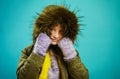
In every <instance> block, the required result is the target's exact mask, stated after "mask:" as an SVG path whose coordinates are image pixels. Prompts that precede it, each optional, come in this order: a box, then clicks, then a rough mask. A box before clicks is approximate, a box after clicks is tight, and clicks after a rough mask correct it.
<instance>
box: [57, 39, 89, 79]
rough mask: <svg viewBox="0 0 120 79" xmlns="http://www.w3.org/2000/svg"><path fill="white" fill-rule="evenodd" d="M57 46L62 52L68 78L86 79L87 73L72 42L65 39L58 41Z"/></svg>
mask: <svg viewBox="0 0 120 79" xmlns="http://www.w3.org/2000/svg"><path fill="white" fill-rule="evenodd" d="M58 46H59V47H60V48H61V50H62V52H63V56H64V57H63V59H64V60H65V61H66V63H67V68H68V73H69V76H70V77H72V79H88V71H87V69H86V68H85V66H84V65H83V63H82V62H81V60H80V58H79V56H78V55H77V52H76V51H75V49H74V46H73V43H72V41H71V40H70V39H69V38H66V37H65V38H63V39H61V40H60V41H59V43H58Z"/></svg>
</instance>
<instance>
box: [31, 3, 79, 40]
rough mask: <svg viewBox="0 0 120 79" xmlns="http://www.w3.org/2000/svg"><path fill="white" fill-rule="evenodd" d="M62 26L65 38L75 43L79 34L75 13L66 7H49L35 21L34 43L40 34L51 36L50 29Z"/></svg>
mask: <svg viewBox="0 0 120 79" xmlns="http://www.w3.org/2000/svg"><path fill="white" fill-rule="evenodd" d="M56 24H60V25H61V26H62V28H63V29H64V34H63V35H64V37H69V38H70V39H71V40H72V41H73V42H74V40H75V38H76V36H77V34H78V32H79V30H78V28H79V24H78V18H77V16H76V14H75V13H74V12H73V11H70V10H69V9H67V8H66V7H64V6H58V5H48V6H47V7H46V8H45V9H44V10H43V11H42V12H41V13H40V14H38V18H37V19H36V21H35V25H34V30H33V42H35V40H36V38H37V36H38V35H39V33H41V32H42V33H46V34H47V35H48V36H49V35H50V30H49V29H50V27H54V26H55V25H56Z"/></svg>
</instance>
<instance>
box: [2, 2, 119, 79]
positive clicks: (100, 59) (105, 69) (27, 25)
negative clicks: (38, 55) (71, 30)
mask: <svg viewBox="0 0 120 79" xmlns="http://www.w3.org/2000/svg"><path fill="white" fill-rule="evenodd" d="M62 2H65V3H66V4H67V5H70V6H71V7H70V9H71V10H73V9H79V10H80V11H79V12H78V13H77V15H78V16H84V17H83V18H81V20H82V21H81V23H82V24H84V26H81V35H78V37H77V39H76V42H77V44H75V45H74V46H75V48H76V49H77V50H78V51H79V53H80V57H81V60H82V61H83V63H84V64H85V65H86V67H87V68H88V70H89V75H90V78H89V79H120V76H119V75H120V0H0V79H16V78H17V77H16V69H17V65H18V61H19V58H20V56H21V50H22V49H24V48H25V47H26V46H28V45H30V44H31V43H32V30H33V26H34V21H35V18H36V17H37V15H36V13H40V12H41V11H42V10H43V8H44V7H45V6H47V5H49V4H61V3H62Z"/></svg>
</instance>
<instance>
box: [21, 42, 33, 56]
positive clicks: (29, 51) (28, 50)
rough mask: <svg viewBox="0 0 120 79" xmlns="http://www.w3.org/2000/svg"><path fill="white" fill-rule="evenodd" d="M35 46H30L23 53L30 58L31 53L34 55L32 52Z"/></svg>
mask: <svg viewBox="0 0 120 79" xmlns="http://www.w3.org/2000/svg"><path fill="white" fill-rule="evenodd" d="M33 46H34V45H33V44H31V45H29V46H26V47H25V48H24V49H23V50H22V53H23V54H25V55H27V56H29V55H30V54H31V53H32V50H33Z"/></svg>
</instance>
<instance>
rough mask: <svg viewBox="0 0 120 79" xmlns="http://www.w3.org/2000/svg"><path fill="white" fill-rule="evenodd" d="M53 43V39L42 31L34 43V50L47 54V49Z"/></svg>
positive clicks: (37, 52)
mask: <svg viewBox="0 0 120 79" xmlns="http://www.w3.org/2000/svg"><path fill="white" fill-rule="evenodd" d="M50 44H51V39H50V38H49V36H47V35H46V34H44V33H40V34H39V36H38V37H37V40H36V42H35V45H34V49H33V52H34V53H36V54H38V55H42V56H45V55H46V51H47V49H48V47H49V45H50Z"/></svg>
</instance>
